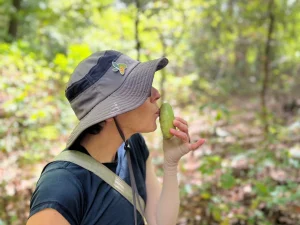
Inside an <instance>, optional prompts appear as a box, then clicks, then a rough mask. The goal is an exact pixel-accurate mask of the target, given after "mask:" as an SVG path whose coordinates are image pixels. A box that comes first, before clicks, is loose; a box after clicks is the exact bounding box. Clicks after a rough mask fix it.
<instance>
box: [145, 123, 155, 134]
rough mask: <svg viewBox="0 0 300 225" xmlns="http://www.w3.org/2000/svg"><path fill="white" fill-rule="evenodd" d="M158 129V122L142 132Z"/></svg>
mask: <svg viewBox="0 0 300 225" xmlns="http://www.w3.org/2000/svg"><path fill="white" fill-rule="evenodd" d="M156 129H157V125H156V123H154V124H153V125H152V126H148V127H147V129H145V130H144V131H143V132H141V133H151V132H154V131H155V130H156Z"/></svg>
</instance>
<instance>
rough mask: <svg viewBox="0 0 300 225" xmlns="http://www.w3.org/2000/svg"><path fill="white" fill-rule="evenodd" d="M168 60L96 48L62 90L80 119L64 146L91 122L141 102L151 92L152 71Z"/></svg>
mask: <svg viewBox="0 0 300 225" xmlns="http://www.w3.org/2000/svg"><path fill="white" fill-rule="evenodd" d="M167 64H168V59H167V58H165V57H162V58H159V59H155V60H150V61H147V62H139V61H137V60H134V59H132V58H130V57H129V56H127V55H125V54H123V53H121V52H118V51H114V50H107V51H100V52H96V53H94V54H92V55H90V56H89V57H87V58H86V59H84V60H83V61H81V62H80V63H79V64H78V66H77V67H76V69H75V70H74V72H73V74H72V75H71V77H70V80H69V82H68V84H67V87H66V90H65V96H66V98H67V99H68V101H69V103H70V105H71V107H72V109H73V111H74V113H75V115H76V117H77V118H78V120H79V123H78V124H77V126H76V127H75V129H74V130H73V131H72V133H71V135H70V136H69V138H68V140H67V144H66V147H67V148H69V147H70V146H71V145H72V144H73V143H74V141H75V140H76V139H77V138H78V137H79V135H80V134H81V133H82V132H83V131H84V130H86V129H87V128H89V127H90V126H92V125H94V124H96V123H99V122H101V121H104V120H106V119H108V118H113V117H115V116H117V115H119V114H122V113H125V112H128V111H131V110H133V109H135V108H137V107H139V106H140V105H142V104H143V103H144V102H145V101H146V99H147V98H148V97H149V94H150V93H151V87H152V82H153V77H154V74H155V72H156V71H158V70H160V69H162V68H164V67H165V66H166V65H167Z"/></svg>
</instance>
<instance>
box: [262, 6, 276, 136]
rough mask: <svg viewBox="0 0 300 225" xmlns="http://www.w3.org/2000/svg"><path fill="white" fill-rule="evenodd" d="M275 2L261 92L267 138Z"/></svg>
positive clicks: (270, 13) (270, 18)
mask: <svg viewBox="0 0 300 225" xmlns="http://www.w3.org/2000/svg"><path fill="white" fill-rule="evenodd" d="M273 4H274V0H270V1H269V6H268V14H269V27H268V36H267V40H266V46H265V55H264V61H263V68H264V78H263V84H262V90H261V107H262V112H261V113H262V121H263V124H264V134H265V136H266V137H267V136H268V134H269V119H268V107H267V93H268V89H269V79H270V61H271V41H272V33H273V30H274V21H275V17H274V14H273V12H272V7H273Z"/></svg>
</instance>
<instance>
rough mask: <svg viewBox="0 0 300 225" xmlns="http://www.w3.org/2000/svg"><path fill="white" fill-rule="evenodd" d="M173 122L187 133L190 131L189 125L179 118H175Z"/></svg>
mask: <svg viewBox="0 0 300 225" xmlns="http://www.w3.org/2000/svg"><path fill="white" fill-rule="evenodd" d="M173 124H174V126H175V127H178V129H179V130H181V131H183V132H185V133H188V131H189V130H188V125H187V124H186V123H184V122H182V121H181V120H178V119H175V120H174V121H173Z"/></svg>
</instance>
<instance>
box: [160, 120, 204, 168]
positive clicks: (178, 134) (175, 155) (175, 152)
mask: <svg viewBox="0 0 300 225" xmlns="http://www.w3.org/2000/svg"><path fill="white" fill-rule="evenodd" d="M173 124H174V126H175V127H176V128H177V129H172V128H171V129H170V133H171V134H173V135H174V136H173V137H172V138H170V139H168V140H165V139H164V140H163V150H164V163H165V169H166V167H175V166H176V167H177V164H178V162H179V160H180V158H181V157H182V156H184V155H185V154H187V153H189V152H190V151H194V150H196V149H198V148H199V147H200V146H201V145H203V143H204V142H205V140H204V139H199V140H198V141H196V142H195V143H190V136H189V132H188V123H187V122H186V121H185V120H184V119H182V118H180V117H175V119H174V121H173Z"/></svg>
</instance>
